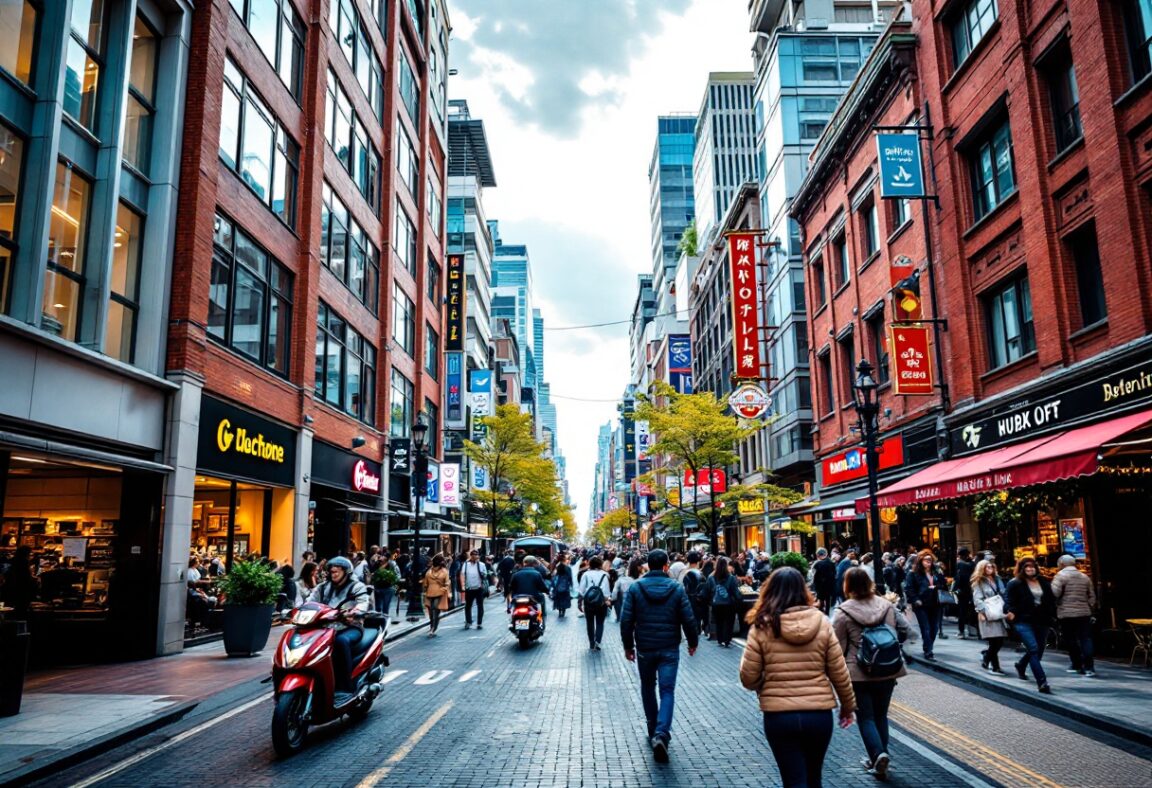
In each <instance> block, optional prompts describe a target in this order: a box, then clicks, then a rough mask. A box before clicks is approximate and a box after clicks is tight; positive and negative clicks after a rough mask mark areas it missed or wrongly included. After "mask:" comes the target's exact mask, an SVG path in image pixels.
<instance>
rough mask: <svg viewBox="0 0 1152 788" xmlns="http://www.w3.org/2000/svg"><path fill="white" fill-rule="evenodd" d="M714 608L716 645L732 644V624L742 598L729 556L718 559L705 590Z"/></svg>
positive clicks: (713, 619) (713, 621) (728, 645)
mask: <svg viewBox="0 0 1152 788" xmlns="http://www.w3.org/2000/svg"><path fill="white" fill-rule="evenodd" d="M705 594H706V595H707V599H708V605H709V607H710V608H711V610H712V625H713V626H714V627H715V628H716V645H718V646H721V647H723V648H731V646H732V624H733V620H734V619H735V617H736V603H737V601H738V600H739V599H740V584H739V583H737V582H736V576H735V575H734V574H732V572H731V570H730V569H729V562H728V559H727V558H719V559H717V560H716V570H715V571H714V572H713V573H712V576H711V577H709V578H708V586H707V590H706V591H705Z"/></svg>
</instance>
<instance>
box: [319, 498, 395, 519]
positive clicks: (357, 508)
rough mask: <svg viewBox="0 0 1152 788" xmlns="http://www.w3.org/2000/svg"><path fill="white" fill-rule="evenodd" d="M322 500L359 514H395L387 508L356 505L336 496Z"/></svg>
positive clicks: (385, 515)
mask: <svg viewBox="0 0 1152 788" xmlns="http://www.w3.org/2000/svg"><path fill="white" fill-rule="evenodd" d="M322 500H325V501H327V502H328V503H331V504H335V505H336V506H339V507H340V508H341V509H344V510H346V511H349V512H359V513H360V514H376V515H380V516H381V517H387V516H388V515H389V514H395V512H389V511H388V510H387V509H380V508H375V509H374V508H372V507H369V506H357V505H356V504H354V503H348V502H347V501H341V500H338V499H336V498H324V499H322Z"/></svg>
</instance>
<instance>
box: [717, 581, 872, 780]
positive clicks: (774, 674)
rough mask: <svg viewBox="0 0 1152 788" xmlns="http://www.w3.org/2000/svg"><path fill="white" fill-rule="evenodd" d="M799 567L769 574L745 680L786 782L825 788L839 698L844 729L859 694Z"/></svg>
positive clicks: (744, 664) (743, 668) (743, 662)
mask: <svg viewBox="0 0 1152 788" xmlns="http://www.w3.org/2000/svg"><path fill="white" fill-rule="evenodd" d="M813 605H814V600H813V599H812V594H811V593H810V592H809V591H808V587H807V585H806V584H805V582H804V576H803V575H802V574H800V572H799V570H797V569H795V568H793V567H790V566H785V567H780V568H779V569H777V570H775V571H774V572H772V574H770V575H769V576H768V582H767V583H765V584H764V587H763V588H761V589H760V597H759V599H757V601H756V604H755V605H754V606H753V607H752V610H750V611H749V612H748V616H747V621H748V624H749V630H748V643H747V645H746V646H745V647H744V654H743V656H742V657H741V658H740V683H741V684H743V685H744V687H745V689H750V690H753V691H754V692H756V693H757V695H758V697H759V700H760V711H761V712H763V714H764V736H765V738H767V739H768V746H769V747H771V748H772V755H773V756H775V758H776V766H777V768H778V769H779V770H780V778H781V781H782V782H783V784H784V785H785V786H789V787H795V788H799V787H800V786H804V787H805V788H820V786H821V785H822V782H821V773H822V772H823V768H824V756H825V754H826V753H827V752H828V743H829V742H830V741H831V740H832V714H831V713H830V712H831V711H832V710H833V709H835V708H836V705H837V699H839V705H840V714H839V717H840V727H842V728H847V727H848V726H849V725H851V724H852V720H853V716H854V715H853V713H854V712H855V710H856V696H855V695H854V694H853V692H852V680H851V677H850V676H849V674H848V666H847V665H846V664H845V662H844V652H843V651H842V650H841V648H840V643H839V641H837V640H836V637H835V635H834V634H833V632H832V624H831V623H829V621H828V618H827V617H826V616H825V615H824V614H822V613H821V612H820V611H819V610H818V609H816V608H815V607H814V606H813Z"/></svg>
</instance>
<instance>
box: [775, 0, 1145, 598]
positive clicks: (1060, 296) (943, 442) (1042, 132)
mask: <svg viewBox="0 0 1152 788" xmlns="http://www.w3.org/2000/svg"><path fill="white" fill-rule="evenodd" d="M1149 25H1150V22H1149V20H1148V17H1146V16H1144V15H1142V14H1141V11H1140V6H1139V4H1138V3H1134V2H1133V3H1102V2H1096V1H1095V0H1084V1H1083V2H1080V1H1078V0H1072V1H1069V2H1066V1H1063V0H1052V1H1051V2H1045V3H1040V4H1036V3H1021V2H1000V3H998V4H997V3H995V2H994V1H993V0H961V1H959V2H952V3H949V4H933V3H930V2H928V1H927V0H924V1H923V2H914V3H913V4H912V6H911V19H910V24H909V23H907V22H897V23H896V24H895V25H893V26H892V27H890V28H889V30H888V31H887V33H886V35H885V37H884V40H885V41H886V42H887V43H886V45H885V47H883V48H881V47H878V48H877V52H876V53H874V55H873V58H872V60H870V62H869V65H868V66H867V69H869V70H870V71H869V73H877V72H879V71H880V70H882V69H884V68H887V67H890V66H885V65H883V64H882V63H881V62H880V61H884V60H887V61H888V62H889V63H891V62H892V61H893V60H895V61H896V62H898V63H899V68H897V69H896V73H902V74H903V76H901V77H900V78H899V82H900V85H899V86H894V87H893V88H891V89H888V90H880V89H878V88H877V87H876V83H873V84H872V85H871V86H870V85H869V83H868V81H867V80H864V79H862V80H860V81H859V82H858V83H857V89H856V91H855V92H854V94H853V95H851V96H850V97H849V98H848V99H846V100H845V102H844V103H842V105H841V107H840V108H839V110H838V111H837V115H836V116H835V117H834V118H833V120H832V122H831V123H830V127H829V131H827V132H826V133H825V135H824V136H823V137H822V139H821V141H820V143H819V144H818V145H817V148H816V150H815V151H814V153H813V156H812V159H811V161H812V171H811V173H810V174H809V177H808V180H807V182H806V184H805V187H804V189H803V190H802V192H801V194H800V195H799V196H798V197H797V200H796V202H795V204H794V206H793V213H794V215H795V216H796V217H797V218H798V219H800V221H801V223H802V224H803V225H804V232H805V243H806V249H807V251H808V256H807V259H806V263H807V265H808V266H810V268H809V270H810V271H811V272H812V273H813V274H814V276H813V277H812V279H813V280H816V279H818V278H819V274H820V273H821V272H820V271H819V269H818V268H812V267H811V266H819V265H820V264H821V263H822V262H823V260H824V258H823V257H822V256H821V255H820V254H818V253H817V252H818V247H819V244H820V243H822V242H823V241H824V240H825V239H827V238H834V237H835V234H834V233H830V232H829V230H830V229H834V228H832V227H829V225H828V222H829V217H831V216H833V215H834V211H831V212H830V211H829V210H828V207H827V206H831V205H837V204H838V205H839V206H840V208H841V209H842V210H844V212H845V213H846V214H849V213H850V214H851V216H850V217H849V219H850V221H849V222H848V229H849V232H848V233H846V235H848V236H849V238H850V237H851V235H852V234H853V233H855V234H857V236H858V237H859V235H860V233H861V230H862V229H863V230H864V232H863V235H864V236H865V237H866V236H867V228H868V226H869V224H868V222H869V221H871V222H873V223H876V219H875V218H873V219H869V218H868V212H867V211H864V212H861V211H860V210H859V208H860V207H862V206H866V205H867V200H868V199H869V198H868V197H865V198H864V199H863V200H861V199H860V194H859V191H858V190H859V188H860V184H862V183H863V182H864V181H865V180H866V179H867V178H868V177H869V175H868V173H867V168H868V167H869V158H871V159H874V158H875V144H874V142H873V141H872V139H871V136H870V134H869V133H868V130H869V127H870V126H871V125H874V124H881V125H884V124H887V123H905V122H909V121H919V122H920V123H922V124H923V125H924V126H927V127H929V128H930V129H931V135H932V138H931V142H930V143H925V145H924V154H925V162H926V168H927V169H928V170H929V172H928V174H927V176H926V177H927V182H928V183H929V185H930V186H934V189H935V192H936V194H938V195H939V204H938V206H934V207H929V209H928V212H929V214H928V215H929V220H930V223H931V229H932V240H933V244H934V246H935V254H934V256H933V257H934V262H935V265H934V269H935V275H936V279H937V281H936V284H937V288H938V291H939V294H940V301H939V304H937V305H935V312H936V313H937V314H938V316H939V317H942V318H944V319H946V320H947V330H946V331H945V332H943V344H942V348H941V351H942V358H943V360H944V365H943V366H944V369H945V375H944V383H945V384H946V385H947V390H946V398H943V399H942V398H941V397H940V392H938V393H937V395H936V396H933V397H928V398H924V399H920V398H914V399H913V398H910V399H906V400H904V401H900V400H898V398H896V397H894V396H892V395H891V394H890V392H888V393H885V392H883V390H882V393H881V400H882V405H883V406H884V407H890V408H892V413H891V416H890V417H889V418H888V419H887V420H885V419H884V418H883V417H882V419H881V428H882V430H883V431H884V432H885V433H886V434H888V435H894V434H901V435H902V436H903V444H904V445H903V447H902V448H903V454H902V456H900V457H899V461H900V463H901V464H902V470H900V471H892V472H890V475H891V476H892V477H893V479H889V480H888V481H889V482H890V483H888V484H886V485H885V484H882V485H881V487H882V489H881V494H880V503H881V506H882V507H885V512H884V514H883V515H882V521H884V522H885V523H886V524H887V525H890V528H888V529H887V530H885V531H882V532H883V533H884V534H885V536H887V537H890V538H891V539H892V540H893V541H896V542H899V543H901V544H903V543H910V544H929V545H930V544H939V545H941V548H942V549H943V550H944V551H946V552H949V553H950V552H952V551H953V550H954V549H955V548H956V547H957V546H964V545H966V546H970V547H973V548H980V549H984V548H987V549H990V550H992V551H993V552H995V553H996V555H997V557H998V560H999V561H1000V563H1001V564H1002V565H1008V564H1011V563H1013V562H1014V561H1015V560H1016V559H1018V558H1019V557H1021V556H1023V555H1026V554H1033V555H1036V556H1037V557H1038V558H1039V559H1040V561H1041V563H1042V564H1044V565H1046V566H1049V567H1050V566H1052V565H1053V564H1054V562H1055V558H1056V557H1057V556H1059V555H1060V554H1061V553H1071V554H1073V555H1076V556H1077V557H1078V558H1082V559H1084V568H1086V569H1088V570H1089V571H1090V572H1091V573H1092V575H1093V577H1094V579H1096V580H1097V582H1098V583H1100V584H1101V587H1102V590H1103V591H1104V592H1105V597H1104V605H1105V607H1106V608H1112V609H1113V610H1114V611H1119V613H1118V614H1119V615H1121V616H1122V615H1123V614H1124V613H1125V612H1127V609H1128V608H1130V606H1131V601H1130V600H1131V599H1133V598H1134V595H1135V594H1136V589H1135V586H1134V585H1133V584H1134V583H1135V582H1136V580H1135V578H1132V577H1130V576H1127V575H1130V573H1127V572H1120V571H1117V565H1118V563H1119V561H1120V560H1121V556H1122V555H1124V554H1125V553H1126V552H1130V551H1132V550H1133V549H1135V550H1139V549H1140V548H1141V547H1144V548H1147V547H1148V546H1149V542H1148V539H1149V537H1148V534H1149V529H1148V528H1147V527H1146V524H1147V518H1148V516H1147V514H1146V512H1145V510H1146V506H1145V505H1144V504H1145V503H1146V501H1147V499H1148V480H1149V478H1150V477H1149V475H1148V474H1149V473H1150V469H1149V466H1150V465H1152V463H1150V461H1149V456H1148V452H1147V450H1146V449H1145V448H1141V447H1142V446H1143V445H1144V444H1142V443H1141V442H1140V441H1141V440H1142V439H1143V437H1144V436H1146V435H1147V433H1148V429H1147V425H1148V424H1149V423H1150V422H1152V413H1150V412H1149V410H1148V409H1149V407H1152V385H1150V381H1152V376H1150V373H1152V302H1150V301H1149V299H1148V298H1147V297H1146V296H1145V295H1144V294H1146V293H1147V292H1149V277H1150V276H1152V265H1150V262H1152V261H1150V259H1149V252H1148V250H1147V247H1148V244H1147V240H1148V237H1149V231H1150V229H1152V225H1150V219H1152V213H1150V209H1152V204H1150V203H1149V194H1148V191H1147V185H1148V184H1149V183H1150V182H1152V156H1150V155H1149V153H1148V151H1149V150H1152V145H1149V144H1147V140H1148V139H1149V138H1150V137H1152V131H1150V124H1149V123H1148V121H1149V118H1150V117H1152V87H1150V85H1152V79H1150V78H1149V74H1150V70H1152V65H1150V61H1149V51H1148V43H1147V42H1148V40H1149V35H1148V34H1149V33H1150V32H1152V30H1150V29H1149ZM909 35H911V36H913V37H914V42H913V41H912V40H911V39H910V38H909ZM898 50H903V51H904V52H906V53H907V54H906V55H904V56H902V57H901V56H896V54H895V53H896V52H897V51H898ZM912 53H914V57H913V56H912ZM857 93H858V94H860V95H856V94H857ZM832 159H842V160H844V161H845V162H846V166H844V167H842V166H839V164H835V165H833V164H830V163H829V162H830V161H831V160H832ZM877 197H878V192H876V191H873V192H872V195H871V199H876V198H877ZM825 204H827V205H825ZM894 205H895V203H889V202H885V207H884V209H883V210H881V211H878V212H877V213H878V214H882V215H885V216H887V217H888V218H889V219H890V218H891V215H892V213H893V206H894ZM874 216H875V214H874ZM920 219H921V217H920V214H919V213H918V212H915V211H914V212H913V219H912V223H911V228H913V236H915V235H916V234H917V233H919V232H920V230H919V224H920V223H921V222H920ZM879 224H880V225H881V226H882V227H884V228H886V229H890V228H891V224H890V223H885V222H884V221H883V218H881V220H880V221H879ZM880 235H881V236H883V233H880ZM899 241H900V239H899V238H897V239H896V242H899ZM896 242H893V241H892V239H889V243H887V244H882V245H881V249H880V253H879V256H878V258H877V259H878V260H879V261H880V262H881V265H880V266H876V269H877V271H880V270H882V269H883V268H884V267H885V264H890V263H891V262H892V261H893V258H892V257H891V255H892V254H894V253H895V254H899V253H903V254H907V255H909V256H911V257H912V258H913V262H914V264H915V265H916V267H917V268H919V269H921V270H922V272H923V275H922V277H921V279H922V281H926V274H927V267H926V265H925V261H926V259H927V255H926V249H925V248H924V247H923V243H922V237H921V240H920V242H919V243H917V241H916V240H915V237H912V238H910V239H909V240H908V241H907V243H909V244H911V249H908V248H907V247H902V246H900V247H898V246H897V243H896ZM856 243H857V245H858V244H859V241H856ZM917 246H919V248H918V249H917V248H916V247H917ZM834 251H835V250H834ZM857 254H858V252H857ZM870 259H871V258H859V257H857V258H852V257H850V258H849V260H850V261H849V264H848V265H847V266H846V268H847V270H848V275H849V277H850V278H851V280H852V284H850V285H849V286H848V287H845V288H842V287H841V286H840V283H839V282H838V280H837V279H835V274H836V271H837V270H839V261H838V260H837V261H835V262H834V263H833V264H832V265H831V266H830V265H829V264H828V263H824V265H825V270H824V271H823V272H822V273H823V276H824V277H826V278H825V280H824V281H825V283H826V284H825V287H827V299H828V300H830V301H831V302H832V305H831V307H830V308H829V309H828V310H827V316H826V317H823V318H822V319H821V320H819V321H817V320H814V321H813V330H812V333H811V336H812V340H813V342H812V352H813V354H814V358H815V359H816V360H817V362H816V366H817V369H818V370H819V368H820V363H821V362H820V361H819V360H820V359H821V353H820V351H821V349H822V348H823V347H824V346H825V345H826V344H827V345H828V350H829V353H828V360H829V364H828V365H826V366H825V371H826V372H827V371H829V370H828V367H831V375H827V374H826V375H821V374H820V373H819V371H818V373H817V375H816V381H815V383H814V386H813V388H814V399H816V400H821V399H822V398H823V397H824V395H823V394H822V393H821V392H825V394H826V393H827V390H828V389H827V386H828V383H827V382H825V381H830V382H831V383H832V389H833V394H834V396H835V397H836V398H837V399H836V404H837V410H838V411H839V410H842V409H843V408H844V407H845V406H846V405H847V403H848V401H849V400H850V397H851V392H850V390H849V389H848V388H847V385H848V381H847V379H846V375H845V374H844V373H845V372H846V367H847V364H848V361H849V359H848V358H847V355H848V354H849V353H853V352H854V353H857V354H864V355H867V356H869V357H870V358H872V359H875V357H876V356H877V354H878V353H879V352H880V349H879V348H877V347H875V346H874V344H872V343H869V342H864V341H855V342H851V343H848V342H836V341H835V340H837V339H840V338H841V336H840V333H839V332H842V331H843V330H844V329H843V328H840V326H842V325H846V323H840V322H834V321H847V320H848V319H849V317H848V315H849V314H851V311H852V308H855V309H857V310H859V311H860V313H861V314H860V315H859V317H857V319H858V320H864V322H867V320H866V316H867V315H868V314H869V313H868V311H867V310H870V309H871V308H872V305H873V304H876V303H881V302H883V301H884V300H885V295H886V289H887V287H888V286H889V285H890V283H891V282H890V280H888V279H887V277H886V276H882V275H880V274H879V273H876V274H869V272H868V268H867V265H868V263H869V260H870ZM1104 263H1106V264H1104ZM861 267H863V269H864V270H862V271H861V270H859V269H860V268H861ZM833 269H835V270H833ZM857 282H858V286H857V284H856V283H857ZM809 293H810V295H811V296H812V297H813V298H814V299H816V297H817V296H818V295H819V290H818V286H817V284H816V283H815V281H813V282H812V283H811V284H810V285H809ZM924 295H925V301H926V304H927V305H928V306H927V308H928V310H929V312H931V311H932V309H933V306H932V305H931V299H930V298H929V297H928V295H929V294H927V293H925V294H924ZM839 299H843V305H842V306H841V304H840V303H838V300H839ZM889 303H890V302H889ZM829 329H831V330H832V335H831V337H830V336H829V335H828V333H827V332H828V331H829ZM855 330H856V331H857V332H858V333H859V335H860V337H861V338H863V337H864V336H865V335H866V334H867V333H868V332H866V331H859V329H855ZM830 339H831V340H832V341H831V342H830V341H829V340H830ZM837 378H838V379H837ZM847 407H849V408H850V407H851V406H850V405H848V406H847ZM909 409H911V410H909ZM817 410H818V412H819V413H821V414H824V415H825V416H826V417H827V418H828V422H827V424H825V422H823V421H822V422H820V424H821V428H820V432H819V444H818V450H817V451H818V454H819V455H820V456H821V457H823V458H825V459H827V458H828V457H830V456H832V455H834V454H835V451H836V450H837V446H841V447H842V446H846V445H850V443H851V441H852V440H853V438H851V437H849V435H848V431H847V427H849V426H850V422H851V421H853V419H852V418H851V416H850V415H845V414H842V413H840V412H835V413H825V410H824V409H822V408H817ZM933 410H935V411H936V412H937V413H939V415H940V416H941V419H940V420H939V422H938V425H937V426H938V429H937V436H936V437H937V444H938V445H937V446H936V449H937V455H938V457H937V461H936V462H928V461H927V460H926V459H925V457H924V456H923V455H922V454H917V455H916V456H913V455H912V446H911V443H912V442H911V441H910V440H909V430H910V429H911V427H910V426H909V425H911V424H912V423H913V422H911V421H909V420H910V419H912V418H914V417H915V416H916V414H918V413H921V412H923V413H924V416H925V418H927V416H928V414H929V413H930V412H932V411H933ZM925 463H927V464H926V465H925V467H923V468H922V469H921V470H918V471H916V472H915V473H912V474H911V475H908V476H907V477H906V478H904V479H901V480H899V481H894V477H896V476H900V475H904V474H905V473H908V472H909V471H913V470H915V469H916V466H918V465H922V464H925ZM882 470H883V466H882ZM990 494H991V495H990ZM864 504H866V501H863V500H862V499H858V500H857V506H856V508H857V509H859V510H861V511H863V510H864V508H866V507H865V505H864ZM1014 507H1019V508H1020V509H1021V510H1022V512H1023V516H1022V518H1020V519H1019V521H1017V520H1016V518H1014V517H1013V516H1012V511H1011V510H1012V509H1013V508H1014ZM977 510H978V511H979V512H980V516H979V517H978V516H977V515H976V511H977ZM1122 523H1123V524H1129V525H1137V526H1138V527H1136V528H1123V527H1116V526H1118V524H1122Z"/></svg>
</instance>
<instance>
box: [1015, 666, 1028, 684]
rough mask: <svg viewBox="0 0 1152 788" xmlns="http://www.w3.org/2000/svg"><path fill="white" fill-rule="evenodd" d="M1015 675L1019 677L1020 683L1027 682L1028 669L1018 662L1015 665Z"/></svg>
mask: <svg viewBox="0 0 1152 788" xmlns="http://www.w3.org/2000/svg"><path fill="white" fill-rule="evenodd" d="M1016 675H1017V676H1019V677H1020V680H1021V681H1027V680H1028V668H1027V667H1026V666H1024V665H1021V664H1020V663H1019V662H1017V663H1016Z"/></svg>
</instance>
